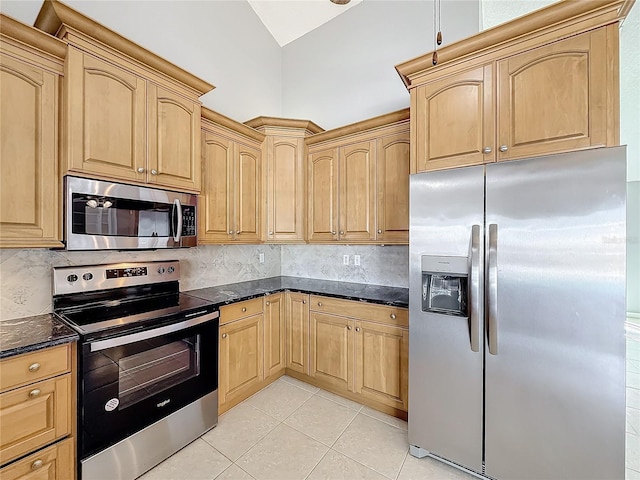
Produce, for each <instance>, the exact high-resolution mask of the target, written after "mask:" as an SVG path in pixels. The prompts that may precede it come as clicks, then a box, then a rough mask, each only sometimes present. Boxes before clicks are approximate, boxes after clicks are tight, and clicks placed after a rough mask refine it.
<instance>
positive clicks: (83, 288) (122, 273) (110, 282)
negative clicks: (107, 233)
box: [53, 260, 180, 295]
mask: <svg viewBox="0 0 640 480" xmlns="http://www.w3.org/2000/svg"><path fill="white" fill-rule="evenodd" d="M178 280H180V262H179V261H178V260H167V261H160V262H135V263H112V264H107V265H80V266H77V265H76V266H69V267H54V269H53V294H54V295H64V294H68V293H79V292H90V291H95V290H108V289H110V288H120V287H128V286H134V285H144V284H150V283H161V282H171V281H178Z"/></svg>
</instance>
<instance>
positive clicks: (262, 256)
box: [260, 253, 264, 263]
mask: <svg viewBox="0 0 640 480" xmlns="http://www.w3.org/2000/svg"><path fill="white" fill-rule="evenodd" d="M260 263H264V253H260Z"/></svg>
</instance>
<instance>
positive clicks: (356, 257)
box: [353, 255, 360, 267]
mask: <svg viewBox="0 0 640 480" xmlns="http://www.w3.org/2000/svg"><path fill="white" fill-rule="evenodd" d="M353 264H354V265H355V266H356V267H359V266H360V255H354V256H353Z"/></svg>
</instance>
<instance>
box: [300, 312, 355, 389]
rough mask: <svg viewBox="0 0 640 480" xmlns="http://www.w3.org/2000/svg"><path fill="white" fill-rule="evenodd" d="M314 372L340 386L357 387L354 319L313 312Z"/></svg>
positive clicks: (311, 325)
mask: <svg viewBox="0 0 640 480" xmlns="http://www.w3.org/2000/svg"><path fill="white" fill-rule="evenodd" d="M310 330H311V335H310V341H311V363H310V375H311V376H312V377H315V378H316V379H317V380H319V381H321V382H324V383H326V384H327V385H329V386H331V387H334V388H336V389H338V390H350V391H353V373H354V371H353V359H354V355H353V333H352V332H353V320H351V319H348V318H345V317H339V316H337V315H328V314H326V313H318V312H310Z"/></svg>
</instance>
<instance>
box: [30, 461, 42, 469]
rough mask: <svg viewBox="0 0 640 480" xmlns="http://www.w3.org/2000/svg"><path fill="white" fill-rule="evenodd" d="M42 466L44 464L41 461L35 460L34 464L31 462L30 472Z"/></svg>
mask: <svg viewBox="0 0 640 480" xmlns="http://www.w3.org/2000/svg"><path fill="white" fill-rule="evenodd" d="M43 464H44V462H43V461H42V460H36V461H35V462H33V463H32V464H31V470H37V469H39V468H40V467H42V465H43Z"/></svg>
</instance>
